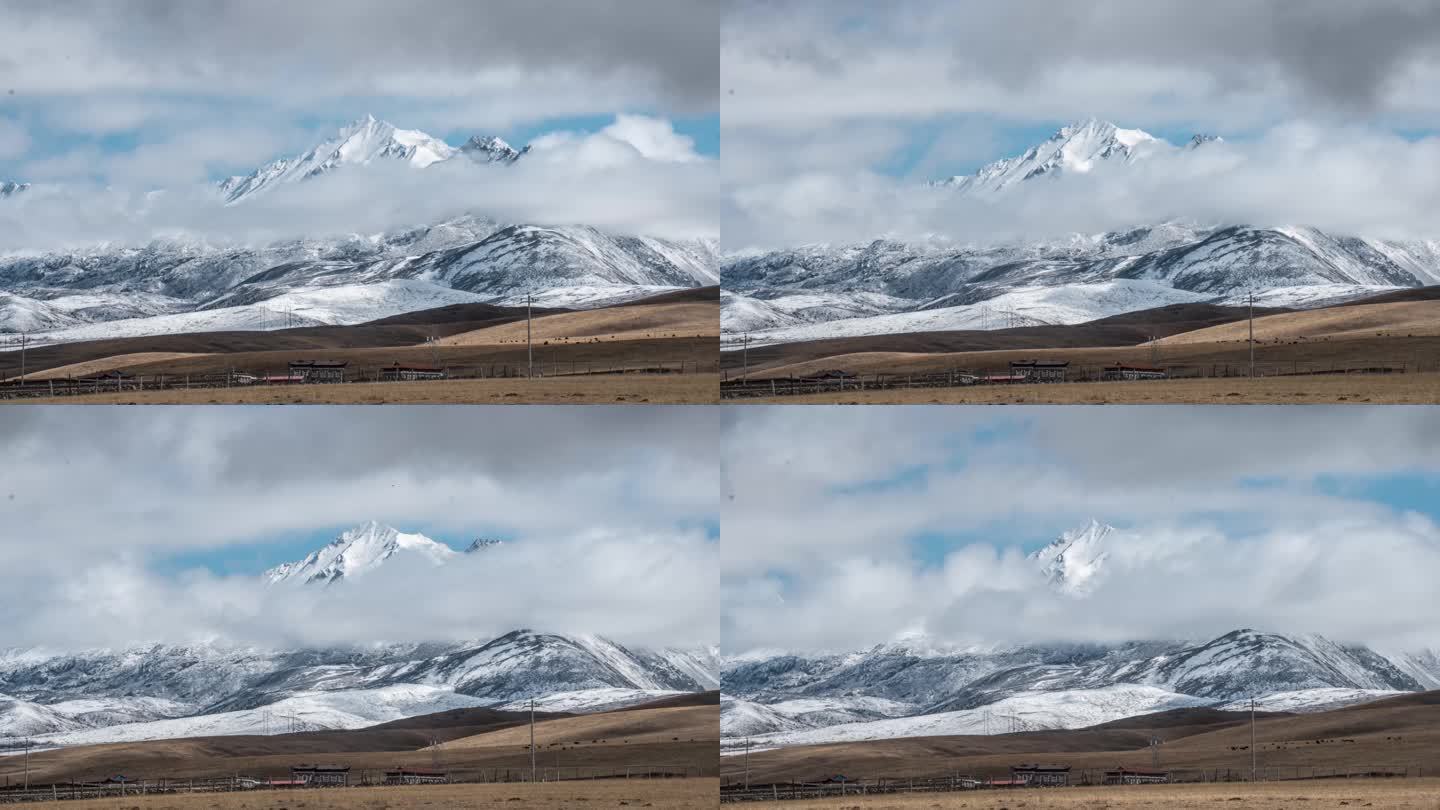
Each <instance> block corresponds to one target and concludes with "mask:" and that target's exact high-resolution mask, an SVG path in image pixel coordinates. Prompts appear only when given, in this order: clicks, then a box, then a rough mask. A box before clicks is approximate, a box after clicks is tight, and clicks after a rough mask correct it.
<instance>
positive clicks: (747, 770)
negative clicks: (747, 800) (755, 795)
mask: <svg viewBox="0 0 1440 810" xmlns="http://www.w3.org/2000/svg"><path fill="white" fill-rule="evenodd" d="M745 789H746V790H749V789H750V738H749V737H746V738H745Z"/></svg>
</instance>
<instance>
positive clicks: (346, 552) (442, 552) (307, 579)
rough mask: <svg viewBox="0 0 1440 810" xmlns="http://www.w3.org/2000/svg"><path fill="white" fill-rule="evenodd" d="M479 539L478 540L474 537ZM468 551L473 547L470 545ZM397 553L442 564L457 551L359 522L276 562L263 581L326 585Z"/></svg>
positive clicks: (361, 572) (367, 570)
mask: <svg viewBox="0 0 1440 810" xmlns="http://www.w3.org/2000/svg"><path fill="white" fill-rule="evenodd" d="M477 542H478V541H477ZM469 550H470V551H474V550H475V547H474V546H472V547H471V548H470V549H469ZM397 555H411V556H414V557H417V558H420V559H425V560H428V561H430V562H431V563H433V564H435V565H444V564H445V563H448V562H450V561H451V560H453V559H455V558H456V557H458V556H460V554H459V552H457V551H455V550H454V549H452V548H450V547H449V546H447V545H445V544H444V543H440V542H437V541H435V540H431V539H430V538H428V537H426V536H425V535H423V534H406V533H404V532H400V531H398V530H396V529H394V528H392V527H390V526H386V525H384V524H381V523H377V522H376V521H373V520H372V521H368V522H366V523H362V524H361V525H359V526H357V527H356V528H354V529H350V530H349V531H346V532H344V533H342V534H341V535H340V536H339V537H337V538H335V539H334V540H332V541H331V542H330V544H329V545H327V546H325V547H324V548H322V549H320V550H319V551H316V552H313V553H312V554H310V555H309V556H308V557H306V558H305V559H303V560H300V561H298V562H289V563H285V564H283V565H278V566H276V567H274V568H271V569H270V570H268V571H266V572H265V574H264V577H265V579H266V581H268V582H270V583H272V584H274V583H280V582H299V583H304V584H307V585H308V584H312V583H320V584H324V585H329V584H332V583H335V582H339V581H340V580H342V579H354V578H356V577H360V576H364V575H365V574H368V573H370V572H372V571H374V570H376V569H377V568H379V567H380V566H381V565H382V564H383V563H385V562H386V561H387V560H389V559H391V558H393V557H395V556H397Z"/></svg>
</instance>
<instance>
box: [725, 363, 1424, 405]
mask: <svg viewBox="0 0 1440 810" xmlns="http://www.w3.org/2000/svg"><path fill="white" fill-rule="evenodd" d="M1420 370H1421V369H1420V367H1419V366H1418V365H1416V364H1413V363H1389V364H1377V365H1352V366H1346V365H1331V364H1323V363H1309V364H1307V363H1284V364H1278V365H1277V364H1270V365H1256V366H1255V376H1256V377H1257V378H1259V377H1266V378H1275V377H1308V376H1321V375H1331V374H1407V373H1416V372H1418V371H1420ZM1165 372H1166V376H1165V378H1163V379H1159V380H1126V381H1124V382H1126V383H1127V384H1132V385H1145V384H1147V383H1156V382H1165V381H1166V380H1196V379H1234V378H1242V377H1249V376H1250V367H1249V365H1248V364H1241V365H1236V364H1233V363H1229V364H1227V363H1214V364H1210V365H1197V366H1169V367H1167V368H1166V369H1165ZM1004 376H1007V375H1006V374H1005V373H1004V372H1000V371H985V372H979V371H974V370H969V369H952V370H950V371H939V372H930V373H925V374H864V375H858V374H857V375H847V376H826V377H781V378H774V379H745V378H741V379H728V378H727V379H722V380H721V382H720V398H721V399H754V398H759V397H785V396H803V395H806V394H828V393H843V392H845V391H892V390H902V389H914V388H961V387H969V386H977V385H1063V384H1065V383H1079V382H1105V381H1106V380H1105V366H1079V367H1074V368H1071V369H1070V370H1069V373H1068V374H1067V376H1066V378H1065V380H1064V381H1063V382H1059V381H1056V382H1040V381H1032V380H1029V379H1021V380H1009V379H996V378H998V377H1004ZM1114 382H1121V381H1119V380H1116V381H1114Z"/></svg>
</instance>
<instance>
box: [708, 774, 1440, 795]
mask: <svg viewBox="0 0 1440 810" xmlns="http://www.w3.org/2000/svg"><path fill="white" fill-rule="evenodd" d="M1169 773H1170V782H1171V783H1172V784H1200V783H1212V782H1249V781H1251V774H1250V769H1249V768H1208V769H1203V770H1198V769H1197V770H1172V771H1170V772H1169ZM1437 774H1440V767H1430V768H1424V767H1416V766H1379V767H1349V768H1312V767H1308V766H1293V767H1282V768H1259V769H1257V770H1256V772H1255V778H1254V781H1262V782H1290V781H1297V780H1306V781H1308V780H1329V779H1420V778H1423V777H1425V776H1426V775H1430V776H1435V775H1437ZM1070 779H1071V786H1072V787H1093V786H1100V785H1104V784H1105V771H1104V769H1082V770H1076V771H1073V772H1072V773H1071V775H1070ZM1113 787H1115V788H1117V789H1124V788H1127V787H1132V786H1131V785H1113ZM1029 789H1034V790H1040V789H1042V788H1040V787H1039V786H1036V787H1034V788H1031V787H1029V786H1025V785H1015V784H1010V783H1009V781H1008V780H995V779H990V778H983V779H982V778H979V777H975V776H966V775H962V774H952V775H950V776H933V777H904V778H886V777H881V778H876V779H856V780H848V781H843V782H779V783H774V784H767V785H755V784H752V785H748V786H747V785H745V784H744V783H743V782H741V781H737V780H736V779H734V778H733V777H727V778H725V779H724V780H723V782H722V784H721V786H720V801H721V802H722V803H730V802H771V801H785V800H791V799H828V798H842V797H845V796H879V795H888V794H897V793H952V792H962V791H974V790H1029ZM1049 789H1054V790H1063V788H1049Z"/></svg>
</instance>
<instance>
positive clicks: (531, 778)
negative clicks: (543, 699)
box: [530, 698, 535, 782]
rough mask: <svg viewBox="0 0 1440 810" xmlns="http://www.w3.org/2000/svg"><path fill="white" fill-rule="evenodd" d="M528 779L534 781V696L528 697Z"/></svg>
mask: <svg viewBox="0 0 1440 810" xmlns="http://www.w3.org/2000/svg"><path fill="white" fill-rule="evenodd" d="M530 781H531V782H534V781H535V698H530Z"/></svg>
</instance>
